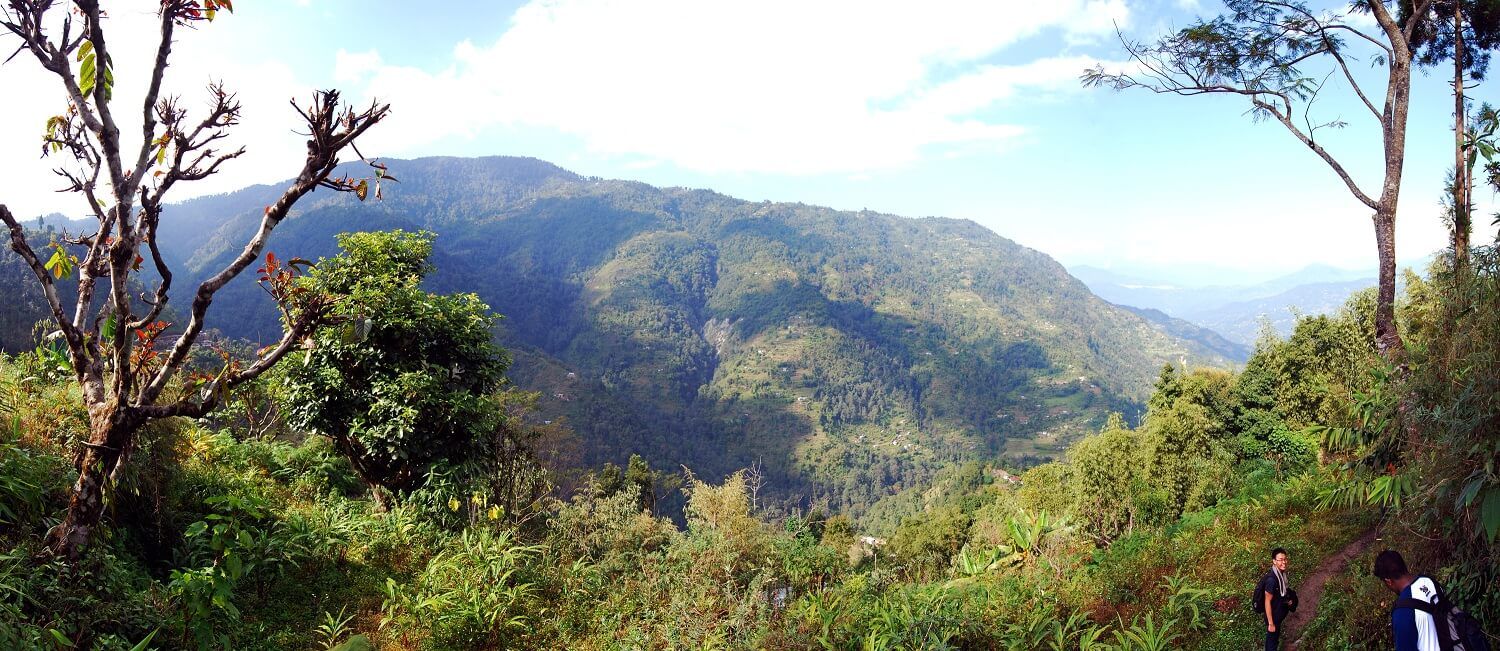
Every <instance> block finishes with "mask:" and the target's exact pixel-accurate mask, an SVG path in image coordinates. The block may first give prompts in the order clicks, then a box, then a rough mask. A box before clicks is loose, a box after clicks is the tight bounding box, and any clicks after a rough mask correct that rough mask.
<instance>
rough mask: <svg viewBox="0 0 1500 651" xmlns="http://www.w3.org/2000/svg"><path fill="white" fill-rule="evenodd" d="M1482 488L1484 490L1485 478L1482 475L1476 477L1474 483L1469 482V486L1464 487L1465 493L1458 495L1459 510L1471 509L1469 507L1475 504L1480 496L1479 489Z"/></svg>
mask: <svg viewBox="0 0 1500 651" xmlns="http://www.w3.org/2000/svg"><path fill="white" fill-rule="evenodd" d="M1481 488H1484V476H1482V475H1481V476H1479V477H1475V478H1474V481H1471V482H1469V485H1468V486H1465V487H1464V490H1463V492H1462V493H1459V494H1458V504H1457V506H1458V508H1459V509H1467V508H1469V505H1470V504H1473V503H1474V498H1475V497H1476V496H1478V495H1479V489H1481Z"/></svg>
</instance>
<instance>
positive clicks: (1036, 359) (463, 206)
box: [162, 157, 1228, 512]
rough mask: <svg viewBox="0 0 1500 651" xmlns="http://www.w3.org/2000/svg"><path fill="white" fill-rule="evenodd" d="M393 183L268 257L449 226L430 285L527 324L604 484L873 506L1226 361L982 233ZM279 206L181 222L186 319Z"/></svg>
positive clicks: (1038, 450) (258, 319) (259, 191)
mask: <svg viewBox="0 0 1500 651" xmlns="http://www.w3.org/2000/svg"><path fill="white" fill-rule="evenodd" d="M389 163H390V165H391V170H392V173H393V174H394V175H395V176H397V177H398V178H400V179H401V182H400V183H399V184H390V183H387V184H385V185H384V187H383V194H384V200H383V201H379V202H370V203H367V204H359V203H358V202H355V201H354V200H353V199H352V198H350V197H347V196H339V195H329V194H327V193H320V194H317V195H314V196H312V197H309V200H307V201H305V202H304V203H302V204H299V206H300V210H299V212H298V213H297V214H295V215H294V216H293V217H292V218H290V219H288V220H287V221H286V222H285V223H283V224H282V225H281V226H280V227H279V228H278V229H277V232H276V233H275V234H274V235H273V236H272V239H271V249H272V250H274V251H275V253H276V255H277V256H278V257H281V258H289V257H293V256H297V257H303V258H308V259H316V258H317V257H320V256H327V255H331V254H333V253H335V252H336V248H335V244H334V238H333V236H334V234H336V233H339V232H342V231H356V230H384V229H392V228H402V229H407V230H419V229H426V230H431V231H434V232H436V233H437V234H438V237H437V240H436V243H435V250H434V254H433V263H434V264H435V266H436V272H435V274H433V276H431V277H430V279H429V283H428V284H429V285H430V286H431V287H432V288H433V289H437V290H441V291H473V292H475V293H477V294H479V296H480V297H481V298H482V299H483V300H484V301H485V302H486V303H487V304H489V305H490V306H491V308H492V309H494V310H495V311H496V312H498V313H500V314H503V315H504V316H505V319H504V321H503V322H502V330H503V332H501V333H500V340H501V342H502V343H503V344H504V345H505V346H507V347H509V348H510V349H512V351H513V353H514V354H515V357H516V363H515V365H514V366H513V367H512V370H511V376H512V378H513V380H514V381H515V382H516V383H517V384H518V385H520V386H522V387H526V388H534V389H538V390H542V391H543V392H544V399H543V401H542V405H541V412H542V413H541V414H540V417H541V418H545V419H548V420H553V419H557V418H565V419H566V422H567V423H568V424H569V425H570V426H571V427H572V428H574V429H575V430H576V431H577V433H578V435H579V436H580V438H581V440H582V441H583V442H584V443H585V445H582V446H579V448H580V449H581V450H583V451H584V452H583V454H582V458H580V459H577V461H579V462H582V463H584V464H597V463H600V462H602V461H606V460H613V461H622V460H623V457H624V456H626V455H628V454H630V453H632V452H639V453H641V454H643V455H644V456H646V457H647V458H648V459H649V460H650V461H651V462H652V463H653V464H654V465H657V466H658V467H668V468H675V467H677V465H678V464H684V465H687V466H688V467H690V468H692V469H693V470H695V471H696V472H699V473H701V474H703V475H704V476H716V475H722V474H723V473H726V472H729V471H732V470H734V469H737V468H742V467H747V466H751V465H758V466H760V467H762V468H763V471H764V472H765V475H766V479H767V488H768V490H769V491H770V493H771V494H774V495H777V496H792V495H800V496H803V497H809V496H811V497H828V498H830V500H831V502H832V503H833V505H834V506H836V507H840V508H846V509H851V510H853V511H855V512H861V511H863V510H864V509H865V508H867V507H869V506H871V505H873V504H874V503H876V502H877V501H880V500H881V499H882V498H884V497H886V496H888V495H891V494H893V493H897V492H900V491H902V490H904V489H915V488H917V487H919V486H921V485H923V484H924V483H925V481H926V480H927V479H928V478H929V477H930V476H931V474H932V473H933V472H934V471H935V470H936V469H937V468H939V467H941V466H943V465H946V464H949V463H951V462H953V461H956V460H960V459H964V458H972V457H976V456H981V455H983V456H993V455H997V454H1007V455H1009V456H1011V457H1013V458H1015V460H1016V461H1017V462H1025V461H1027V460H1029V459H1036V458H1041V457H1046V456H1050V455H1052V454H1055V453H1057V452H1059V451H1061V449H1063V446H1064V445H1065V443H1066V441H1068V440H1069V439H1070V438H1071V437H1073V436H1076V435H1078V434H1081V433H1084V432H1086V431H1093V430H1096V429H1097V428H1098V425H1099V424H1100V423H1102V422H1103V416H1104V414H1106V413H1107V412H1109V411H1126V412H1134V411H1135V410H1137V409H1138V407H1137V406H1136V405H1137V404H1138V403H1139V402H1140V401H1142V400H1143V399H1144V397H1145V396H1146V395H1147V394H1148V392H1149V390H1150V386H1151V382H1152V380H1153V379H1155V377H1156V375H1157V372H1158V370H1159V369H1160V368H1161V366H1162V364H1164V363H1168V362H1171V363H1176V364H1179V365H1181V364H1184V363H1186V364H1188V365H1227V363H1228V360H1227V359H1226V358H1225V357H1224V356H1222V355H1221V354H1219V353H1217V352H1215V351H1213V350H1210V349H1208V348H1207V347H1205V346H1203V345H1200V344H1198V343H1196V342H1191V341H1184V340H1182V339H1179V338H1177V337H1174V336H1172V335H1170V334H1168V333H1167V331H1166V327H1165V326H1163V325H1159V324H1155V323H1152V322H1150V321H1149V320H1147V319H1143V318H1141V317H1139V316H1137V315H1136V314H1133V313H1131V312H1129V311H1127V310H1124V309H1122V308H1119V307H1116V306H1114V305H1111V304H1109V303H1106V302H1105V301H1102V300H1100V299H1099V298H1097V297H1095V296H1094V295H1093V294H1091V293H1090V292H1089V291H1088V290H1087V288H1085V287H1084V285H1083V284H1082V283H1080V282H1079V281H1077V280H1076V279H1074V278H1073V277H1072V276H1070V275H1068V273H1067V272H1066V271H1065V270H1064V269H1063V267H1062V266H1061V265H1059V264H1058V263H1057V262H1055V261H1053V260H1052V259H1051V258H1049V257H1047V256H1046V255H1044V254H1042V253H1040V252H1037V251H1034V250H1031V249H1027V248H1025V247H1022V246H1020V245H1018V244H1016V243H1014V242H1012V241H1010V240H1007V239H1005V238H1003V237H1000V236H998V235H996V234H995V233H993V232H991V231H989V230H987V229H985V228H983V227H981V226H979V225H977V224H975V223H973V222H969V221H964V220H953V219H940V218H927V219H909V218H902V217H896V216H892V215H884V214H877V213H871V212H867V211H861V212H844V211H837V210H832V209H828V208H820V207H815V206H808V205H803V204H790V203H768V202H762V203H754V202H747V201H742V200H737V199H733V198H730V197H726V196H724V195H720V194H717V193H714V192H710V191H705V190H691V189H681V188H668V189H660V188H655V187H651V186H648V185H645V184H641V183H634V182H626V181H609V180H601V179H593V178H585V177H581V176H578V175H576V174H572V173H570V172H567V171H565V170H562V169H561V168H558V167H556V166H553V165H550V164H548V163H544V162H542V161H537V160H533V159H520V158H504V157H496V158H482V159H458V158H428V159H419V160H412V161H390V162H389ZM351 173H356V172H355V171H353V170H351ZM274 193H275V190H274V188H272V187H269V186H257V187H252V188H247V189H245V190H241V191H239V192H236V193H232V194H229V195H223V196H217V197H209V198H203V199H197V200H194V201H189V202H186V203H184V204H181V205H176V206H171V207H169V208H168V210H167V213H166V216H165V217H164V218H163V222H162V224H163V225H162V231H163V237H162V241H163V242H164V243H165V242H171V243H172V245H171V246H170V247H169V248H166V249H165V250H164V252H163V253H164V256H166V257H169V258H173V260H172V262H173V263H174V264H182V265H183V267H182V268H183V269H184V273H183V274H182V276H184V277H180V278H179V279H178V281H177V283H176V284H175V287H174V289H175V291H176V295H175V296H174V298H173V301H172V302H173V303H174V304H178V305H182V304H186V302H187V300H188V297H189V296H190V292H191V291H192V288H193V287H195V286H196V283H197V282H198V281H199V280H201V279H202V278H203V277H204V276H206V275H207V274H209V273H212V270H216V269H217V268H219V267H221V266H222V265H223V264H224V262H225V261H227V259H228V258H229V257H230V256H232V255H234V254H235V253H237V252H238V248H237V246H235V245H234V244H232V243H235V242H243V241H244V240H245V236H246V233H247V231H248V229H251V228H253V227H254V224H255V223H256V221H255V220H256V219H258V216H259V214H260V212H261V210H262V208H263V206H264V205H265V203H267V202H268V201H269V200H270V199H269V198H270V197H272V196H274ZM247 276H248V275H247ZM209 314H210V325H212V326H214V327H218V328H220V329H221V330H223V331H225V332H226V333H227V334H229V335H232V336H237V337H247V338H250V339H252V340H260V341H269V340H271V339H272V338H273V337H274V336H275V335H276V334H279V324H278V323H277V320H276V311H275V310H274V309H273V308H272V306H271V305H270V303H269V301H268V299H267V298H266V297H265V296H264V294H263V292H262V291H261V290H260V289H259V288H258V287H256V286H255V285H254V279H253V278H251V277H242V278H240V279H238V280H237V281H236V282H235V283H233V284H231V285H230V286H229V287H228V288H226V289H225V290H223V291H222V292H221V293H220V294H219V296H218V297H217V298H216V300H215V305H214V308H213V309H212V310H210V312H209Z"/></svg>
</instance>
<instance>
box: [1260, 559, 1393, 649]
mask: <svg viewBox="0 0 1500 651" xmlns="http://www.w3.org/2000/svg"><path fill="white" fill-rule="evenodd" d="M1376 534H1377V532H1376V530H1374V529H1371V530H1369V531H1367V532H1365V535H1363V536H1360V537H1359V539H1358V540H1356V541H1354V542H1351V543H1349V544H1348V545H1346V546H1345V547H1344V548H1343V549H1341V550H1339V553H1337V554H1334V555H1332V556H1329V557H1328V558H1325V559H1323V562H1322V563H1321V564H1319V565H1318V568H1317V569H1315V570H1313V573H1312V574H1309V575H1308V576H1307V578H1306V579H1303V580H1302V581H1301V583H1300V584H1299V585H1297V599H1298V600H1299V601H1300V602H1301V603H1299V604H1298V605H1297V613H1296V614H1295V615H1293V616H1291V617H1288V618H1286V621H1285V622H1284V624H1285V626H1286V632H1285V633H1284V634H1283V635H1282V639H1284V640H1290V641H1289V642H1288V643H1287V644H1286V645H1285V646H1284V647H1283V648H1285V649H1286V650H1287V651H1296V650H1297V646H1298V645H1299V644H1301V642H1302V628H1303V627H1304V626H1306V625H1307V623H1308V622H1311V621H1312V620H1314V619H1316V618H1317V616H1318V602H1319V601H1321V600H1322V599H1323V586H1324V585H1325V584H1327V583H1328V580H1329V579H1331V578H1333V577H1334V576H1336V575H1338V573H1340V572H1342V571H1344V566H1345V565H1348V564H1349V561H1350V560H1352V559H1353V558H1354V557H1356V556H1359V555H1360V554H1363V553H1364V552H1365V549H1367V548H1369V546H1370V545H1372V544H1374V543H1375V539H1376V537H1377V535H1376Z"/></svg>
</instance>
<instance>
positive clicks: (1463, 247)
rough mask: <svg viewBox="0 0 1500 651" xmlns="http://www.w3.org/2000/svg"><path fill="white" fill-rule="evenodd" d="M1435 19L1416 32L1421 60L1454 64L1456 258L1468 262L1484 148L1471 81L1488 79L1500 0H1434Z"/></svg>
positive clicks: (1498, 39)
mask: <svg viewBox="0 0 1500 651" xmlns="http://www.w3.org/2000/svg"><path fill="white" fill-rule="evenodd" d="M1432 7H1433V9H1432V11H1433V20H1431V21H1427V22H1424V23H1422V24H1421V25H1420V26H1419V29H1418V30H1417V31H1416V32H1414V33H1413V35H1412V40H1413V46H1414V49H1415V54H1416V63H1417V65H1420V66H1437V65H1440V64H1442V63H1444V62H1450V63H1452V65H1453V132H1454V133H1453V141H1454V147H1453V149H1454V152H1453V157H1454V165H1453V169H1454V172H1453V188H1452V208H1453V224H1452V239H1451V243H1452V246H1453V259H1454V263H1455V265H1457V266H1465V265H1467V263H1468V257H1469V234H1470V231H1471V230H1472V229H1473V225H1472V217H1473V215H1472V209H1473V203H1474V202H1473V193H1474V183H1473V173H1474V164H1475V162H1476V160H1477V154H1478V148H1477V143H1476V138H1475V137H1474V134H1471V133H1469V129H1468V125H1469V120H1468V111H1467V108H1468V105H1467V103H1466V101H1465V91H1466V90H1467V87H1468V84H1470V83H1476V82H1480V81H1483V80H1484V74H1485V72H1486V71H1487V70H1488V68H1489V63H1490V55H1491V54H1492V53H1493V52H1494V50H1495V49H1496V48H1500V0H1434V2H1433V5H1432Z"/></svg>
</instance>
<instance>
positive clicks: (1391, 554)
mask: <svg viewBox="0 0 1500 651" xmlns="http://www.w3.org/2000/svg"><path fill="white" fill-rule="evenodd" d="M1374 573H1375V577H1376V578H1378V579H1380V581H1381V582H1382V583H1384V584H1385V587H1386V588H1388V589H1389V590H1390V591H1391V592H1394V593H1396V595H1397V599H1396V601H1395V603H1394V604H1392V605H1391V633H1392V635H1393V636H1394V637H1395V638H1396V651H1490V645H1489V641H1488V640H1486V639H1485V637H1484V632H1483V631H1481V630H1480V629H1479V622H1477V621H1475V620H1474V618H1473V617H1472V616H1470V615H1469V614H1468V613H1466V612H1464V611H1462V610H1460V609H1459V608H1458V607H1457V606H1454V605H1453V603H1452V602H1451V601H1449V600H1448V597H1447V595H1445V594H1443V589H1442V587H1440V586H1438V584H1437V581H1434V580H1432V577H1429V576H1412V573H1411V571H1410V570H1408V569H1407V567H1406V559H1404V558H1402V557H1401V554H1400V553H1398V552H1396V551H1393V550H1390V549H1387V550H1385V551H1383V552H1380V555H1379V556H1376V557H1375V568H1374Z"/></svg>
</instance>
